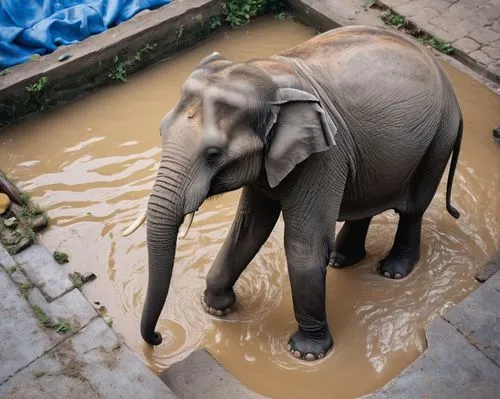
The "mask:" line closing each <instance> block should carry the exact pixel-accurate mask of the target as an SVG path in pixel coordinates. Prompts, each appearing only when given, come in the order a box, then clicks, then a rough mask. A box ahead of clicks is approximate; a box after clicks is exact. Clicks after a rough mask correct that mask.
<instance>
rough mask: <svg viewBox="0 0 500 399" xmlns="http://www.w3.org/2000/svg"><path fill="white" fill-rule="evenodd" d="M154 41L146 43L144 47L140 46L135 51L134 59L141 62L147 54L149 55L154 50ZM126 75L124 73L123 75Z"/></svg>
mask: <svg viewBox="0 0 500 399" xmlns="http://www.w3.org/2000/svg"><path fill="white" fill-rule="evenodd" d="M156 46H157V44H156V43H153V44H146V45H145V46H144V47H142V48H140V49H139V50H137V53H135V57H134V59H135V60H136V61H139V62H141V61H142V60H144V59H145V58H146V57H147V56H149V55H150V54H151V53H153V52H154V51H155V50H156ZM125 77H126V75H125Z"/></svg>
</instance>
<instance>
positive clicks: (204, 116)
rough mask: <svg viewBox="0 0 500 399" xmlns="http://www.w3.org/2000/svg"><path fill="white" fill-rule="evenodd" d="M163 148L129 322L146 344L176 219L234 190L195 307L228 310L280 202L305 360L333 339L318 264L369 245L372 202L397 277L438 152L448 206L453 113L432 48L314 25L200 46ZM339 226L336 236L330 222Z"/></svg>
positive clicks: (162, 295)
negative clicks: (249, 42)
mask: <svg viewBox="0 0 500 399" xmlns="http://www.w3.org/2000/svg"><path fill="white" fill-rule="evenodd" d="M160 126H161V127H160V136H161V142H162V151H161V159H160V162H159V166H158V171H157V175H156V178H155V181H154V185H153V188H152V191H151V193H150V195H149V199H148V202H147V206H146V209H145V210H144V211H143V213H142V214H141V216H139V218H138V219H137V220H136V221H135V222H134V223H133V225H132V226H131V227H130V228H129V229H127V231H125V233H124V234H125V235H128V234H131V233H132V232H133V231H134V230H136V229H137V228H138V227H139V226H140V225H141V223H142V222H144V221H145V220H147V224H146V230H147V250H148V259H149V269H148V270H149V276H148V285H147V295H146V298H145V303H144V308H143V312H142V318H141V335H142V337H143V339H144V340H145V341H146V342H147V343H148V344H150V345H159V344H160V343H161V341H162V337H161V335H160V333H159V332H156V331H155V327H156V323H157V321H158V318H159V316H160V313H161V311H162V308H163V305H164V303H165V300H166V297H167V294H168V290H169V284H170V280H171V276H172V268H173V264H174V257H175V252H176V243H177V241H176V240H177V237H178V234H179V229H180V227H181V226H184V225H185V224H186V223H187V224H188V228H189V225H190V223H191V222H192V215H193V214H194V212H195V211H197V210H198V209H199V207H200V206H201V205H202V203H203V202H204V201H205V199H207V198H209V197H213V196H215V195H218V194H221V193H225V192H229V191H233V190H237V189H241V196H240V200H239V205H238V209H237V212H236V216H235V218H234V221H233V223H232V226H231V228H230V230H229V233H228V235H227V237H226V239H225V241H224V243H223V245H222V247H221V249H220V251H219V253H218V254H217V256H216V258H215V261H214V263H213V265H212V267H211V269H210V271H209V272H208V275H207V278H206V289H205V291H204V294H203V297H202V299H201V303H202V306H203V307H204V309H205V310H206V311H208V312H209V313H211V314H213V315H215V316H221V317H223V316H225V315H226V314H228V313H229V312H230V311H231V307H232V305H233V304H234V303H235V301H236V295H235V292H234V289H233V286H234V284H235V282H236V281H237V279H238V278H239V276H240V274H241V273H242V272H243V271H244V270H245V268H246V267H247V265H248V264H249V263H250V262H251V261H252V259H253V258H254V257H255V255H256V254H257V253H258V251H259V249H260V248H261V246H262V245H263V244H264V243H265V242H266V240H267V239H268V237H269V235H270V233H271V231H272V230H273V228H274V226H275V224H276V222H277V220H278V217H279V216H280V214H281V215H282V216H283V221H284V248H285V254H286V262H287V267H288V273H289V279H290V284H291V289H292V299H293V308H294V313H295V319H296V321H297V324H298V329H297V331H296V332H295V333H294V334H293V335H292V336H291V337H290V338H289V339H288V345H287V346H288V350H289V351H290V353H291V354H292V355H293V356H294V357H296V358H298V359H301V360H306V361H313V360H317V359H321V358H323V357H325V356H326V355H327V354H329V353H331V349H332V348H333V336H332V334H331V332H330V329H329V326H328V323H327V319H326V312H325V306H326V305H325V275H326V271H327V267H328V265H331V266H335V267H339V268H342V267H346V266H350V265H354V264H356V263H358V262H359V261H360V260H361V259H363V258H364V257H365V255H366V251H365V238H366V235H367V231H368V228H369V225H370V221H371V219H372V217H373V216H375V215H377V214H380V213H382V212H385V211H387V210H394V211H395V212H396V213H397V214H398V216H399V221H398V227H397V232H396V234H395V238H394V242H393V246H392V249H391V250H390V251H389V253H388V254H387V256H386V257H385V258H384V259H382V260H381V261H380V263H379V264H378V268H379V272H380V273H381V275H382V276H385V277H388V278H391V279H401V278H404V277H406V276H408V275H409V274H410V272H411V271H412V269H413V268H414V266H415V264H416V263H417V262H418V261H419V259H420V236H421V226H422V216H423V214H424V212H425V211H426V209H427V207H428V206H429V204H430V202H431V200H432V199H433V197H434V195H435V193H436V190H437V188H438V185H439V183H440V180H441V178H442V176H443V174H444V171H445V169H446V166H447V164H448V161H449V159H450V158H451V162H450V169H449V173H448V180H447V193H446V208H447V211H448V212H449V214H450V215H451V216H452V217H454V218H456V219H458V218H459V217H460V213H459V212H458V211H457V210H456V209H455V208H454V207H453V206H452V205H451V191H452V184H453V179H454V173H455V169H456V167H457V162H458V157H459V152H460V146H461V138H462V126H463V120H462V112H461V109H460V106H459V104H458V101H457V98H456V96H455V93H454V90H453V87H452V85H451V83H450V81H449V80H448V78H447V75H446V74H445V72H444V70H443V69H442V67H441V66H440V65H439V64H438V63H437V61H436V60H435V59H434V56H433V55H432V53H431V52H430V51H429V50H428V49H427V48H425V47H424V46H423V45H421V44H420V43H418V42H417V41H415V40H414V39H413V38H410V37H407V36H406V35H404V34H402V33H399V32H396V31H392V30H389V29H387V28H377V27H369V26H363V25H355V26H349V27H341V28H337V29H332V30H329V31H326V32H324V33H322V34H320V35H317V36H315V37H313V38H312V39H310V40H308V41H306V42H304V43H302V44H300V45H298V46H295V47H293V48H291V49H289V50H286V51H283V52H280V53H278V54H276V55H274V56H271V57H268V58H257V59H252V60H250V61H246V62H232V61H230V60H228V59H227V58H225V57H224V56H223V55H222V54H220V53H218V52H214V53H212V54H210V55H207V56H206V57H205V58H204V59H203V60H201V62H200V63H199V65H198V66H197V67H196V68H195V69H194V71H192V73H191V74H190V75H189V77H188V78H187V79H186V81H185V82H184V83H183V85H182V87H181V92H180V99H179V101H178V102H177V103H176V104H175V105H174V107H173V108H172V109H171V110H170V111H169V112H168V113H167V114H166V115H165V116H164V117H163V119H162V121H161V125H160ZM337 221H343V222H344V224H343V226H342V228H341V230H340V232H339V234H338V236H337V237H336V232H335V223H336V222H337Z"/></svg>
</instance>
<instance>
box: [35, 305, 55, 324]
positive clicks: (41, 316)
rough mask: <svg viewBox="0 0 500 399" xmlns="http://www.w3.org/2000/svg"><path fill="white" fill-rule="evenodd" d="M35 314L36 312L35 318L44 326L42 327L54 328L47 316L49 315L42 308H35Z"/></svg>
mask: <svg viewBox="0 0 500 399" xmlns="http://www.w3.org/2000/svg"><path fill="white" fill-rule="evenodd" d="M33 312H35V316H36V317H37V318H38V321H39V322H40V323H41V324H42V326H44V327H47V328H52V325H53V324H52V322H51V321H50V319H49V316H47V313H45V312H44V311H43V310H42V308H41V307H40V306H37V305H35V306H33Z"/></svg>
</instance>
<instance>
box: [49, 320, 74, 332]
mask: <svg viewBox="0 0 500 399" xmlns="http://www.w3.org/2000/svg"><path fill="white" fill-rule="evenodd" d="M53 329H54V330H56V332H58V333H62V334H64V333H67V332H70V331H71V326H70V325H69V324H68V323H66V322H65V321H59V322H58V323H56V324H54V326H53Z"/></svg>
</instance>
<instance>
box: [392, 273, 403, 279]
mask: <svg viewBox="0 0 500 399" xmlns="http://www.w3.org/2000/svg"><path fill="white" fill-rule="evenodd" d="M401 277H403V276H402V275H401V273H396V274H395V275H394V278H401Z"/></svg>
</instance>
